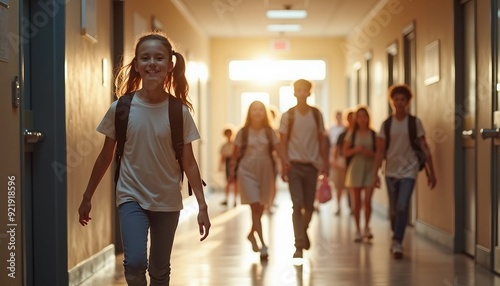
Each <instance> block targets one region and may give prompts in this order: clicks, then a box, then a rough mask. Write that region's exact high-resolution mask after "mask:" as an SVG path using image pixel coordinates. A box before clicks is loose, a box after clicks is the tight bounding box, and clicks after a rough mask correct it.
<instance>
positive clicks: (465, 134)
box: [462, 129, 476, 139]
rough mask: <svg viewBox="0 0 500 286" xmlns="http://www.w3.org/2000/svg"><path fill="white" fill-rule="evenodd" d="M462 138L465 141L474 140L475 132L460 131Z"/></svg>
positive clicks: (472, 130)
mask: <svg viewBox="0 0 500 286" xmlns="http://www.w3.org/2000/svg"><path fill="white" fill-rule="evenodd" d="M462 137H463V138H466V139H475V138H476V130H475V129H469V130H464V131H462Z"/></svg>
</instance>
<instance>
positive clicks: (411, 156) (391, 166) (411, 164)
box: [377, 116, 425, 179]
mask: <svg viewBox="0 0 500 286" xmlns="http://www.w3.org/2000/svg"><path fill="white" fill-rule="evenodd" d="M408 118H409V116H406V117H405V118H404V119H403V120H401V121H400V120H397V119H396V118H395V117H394V116H393V117H392V121H391V129H390V132H389V135H390V145H389V148H388V149H387V150H386V152H385V157H386V159H385V176H387V177H393V178H397V179H403V178H409V179H415V178H416V177H417V174H418V165H419V164H418V159H417V156H416V155H415V151H414V150H413V148H412V147H411V144H410V134H409V130H408ZM415 121H416V127H417V138H420V137H422V136H424V135H425V132H424V128H423V126H422V123H421V122H420V120H419V119H418V118H417V119H416V120H415ZM377 136H378V137H380V138H383V139H386V138H385V131H384V124H382V127H381V128H380V132H379V133H378V135H377Z"/></svg>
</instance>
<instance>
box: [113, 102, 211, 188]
mask: <svg viewBox="0 0 500 286" xmlns="http://www.w3.org/2000/svg"><path fill="white" fill-rule="evenodd" d="M133 97H134V93H129V94H124V95H123V96H121V97H120V98H119V99H118V103H117V105H116V112H115V133H116V150H115V161H116V169H115V187H116V184H117V183H118V177H119V176H120V165H121V159H122V156H123V148H124V146H125V141H127V125H128V115H129V112H130V104H131V103H132V98H133ZM168 100H169V103H168V118H169V121H170V129H171V134H170V135H171V138H172V147H173V148H174V151H175V160H176V161H177V163H178V164H179V167H180V169H181V181H183V180H184V168H183V166H182V151H183V148H184V138H183V129H184V125H183V124H184V120H183V117H182V105H183V103H182V101H181V100H180V99H178V98H177V97H174V96H173V95H170V96H169V99H168ZM173 122H175V124H172V123H173ZM202 184H203V186H206V183H205V182H204V181H203V180H202ZM188 192H189V195H192V194H193V190H192V188H191V185H190V184H189V182H188Z"/></svg>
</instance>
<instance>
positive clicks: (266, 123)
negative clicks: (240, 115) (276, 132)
mask: <svg viewBox="0 0 500 286" xmlns="http://www.w3.org/2000/svg"><path fill="white" fill-rule="evenodd" d="M257 104H260V105H262V107H264V111H265V112H264V119H263V122H262V127H269V128H271V123H269V115H268V111H267V108H266V105H265V104H264V103H262V101H258V100H256V101H254V102H252V103H251V104H250V106H249V107H248V112H247V118H246V120H245V125H244V127H248V126H250V123H251V122H250V121H251V118H250V109H252V107H253V106H254V105H257Z"/></svg>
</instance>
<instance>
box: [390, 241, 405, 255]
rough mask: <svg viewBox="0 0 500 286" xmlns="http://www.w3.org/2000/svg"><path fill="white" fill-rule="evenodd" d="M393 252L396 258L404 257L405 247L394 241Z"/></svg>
mask: <svg viewBox="0 0 500 286" xmlns="http://www.w3.org/2000/svg"><path fill="white" fill-rule="evenodd" d="M391 253H392V256H393V257H394V258H395V259H401V258H403V247H402V246H401V243H400V242H398V241H395V242H393V244H392V247H391Z"/></svg>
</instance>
